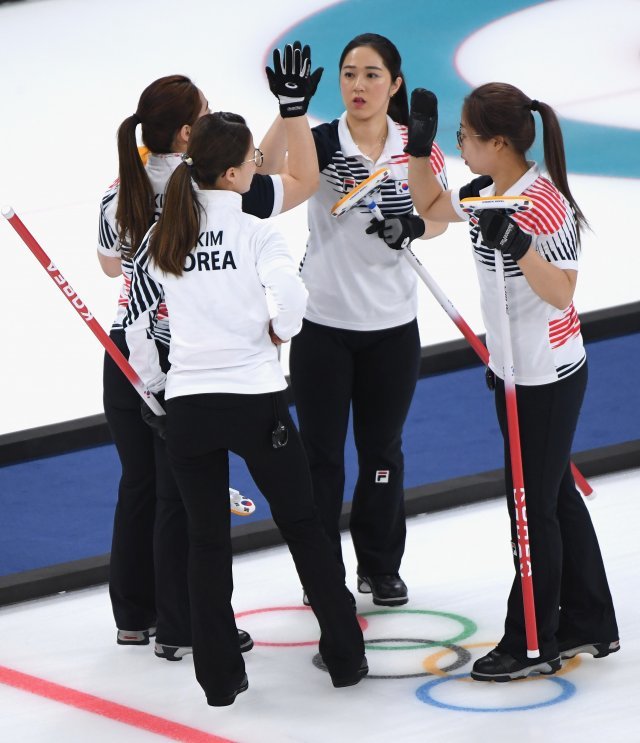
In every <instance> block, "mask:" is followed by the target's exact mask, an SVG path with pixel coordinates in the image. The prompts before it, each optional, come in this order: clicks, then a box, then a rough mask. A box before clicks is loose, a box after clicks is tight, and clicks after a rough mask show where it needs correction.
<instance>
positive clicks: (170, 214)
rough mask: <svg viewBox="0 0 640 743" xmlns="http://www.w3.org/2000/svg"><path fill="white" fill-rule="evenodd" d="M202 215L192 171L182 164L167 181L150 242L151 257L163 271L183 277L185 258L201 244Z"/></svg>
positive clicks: (184, 163)
mask: <svg viewBox="0 0 640 743" xmlns="http://www.w3.org/2000/svg"><path fill="white" fill-rule="evenodd" d="M200 212H201V206H200V202H199V201H198V197H197V195H196V192H195V189H194V188H193V184H192V182H191V168H190V166H189V165H187V163H186V162H182V163H181V164H180V165H178V167H177V168H176V169H175V170H174V172H173V173H172V175H171V177H170V178H169V181H168V182H167V188H166V190H165V194H164V207H163V209H162V214H161V215H160V219H159V220H158V223H157V224H156V226H155V227H154V229H153V232H152V233H151V238H150V240H149V255H150V257H151V258H152V259H153V261H154V263H155V264H156V265H157V266H158V268H159V269H160V270H161V271H164V272H165V273H169V274H173V275H174V276H182V271H183V269H184V262H185V258H186V257H187V255H188V254H189V253H190V252H191V251H192V250H193V247H194V245H196V243H197V242H198V234H199V232H200Z"/></svg>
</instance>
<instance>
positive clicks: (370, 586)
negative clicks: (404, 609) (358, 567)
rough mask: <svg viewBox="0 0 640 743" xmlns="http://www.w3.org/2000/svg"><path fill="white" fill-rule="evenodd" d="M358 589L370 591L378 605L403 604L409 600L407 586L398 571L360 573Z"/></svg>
mask: <svg viewBox="0 0 640 743" xmlns="http://www.w3.org/2000/svg"><path fill="white" fill-rule="evenodd" d="M358 591H360V593H370V594H371V595H372V596H373V603H374V604H377V605H378V606H402V604H406V603H407V601H409V596H408V593H407V586H406V584H405V582H404V581H403V580H402V578H401V577H400V576H399V575H398V573H393V574H392V575H358Z"/></svg>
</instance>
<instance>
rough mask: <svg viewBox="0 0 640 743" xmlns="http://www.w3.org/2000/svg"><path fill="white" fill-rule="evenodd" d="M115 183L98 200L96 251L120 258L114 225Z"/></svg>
mask: <svg viewBox="0 0 640 743" xmlns="http://www.w3.org/2000/svg"><path fill="white" fill-rule="evenodd" d="M117 205H118V188H117V185H116V186H114V187H112V188H110V189H109V190H108V191H107V193H106V194H105V195H104V196H103V197H102V201H101V202H100V217H99V222H98V252H99V253H101V254H102V255H106V256H107V257H109V258H120V241H119V240H118V231H117V227H116V208H117Z"/></svg>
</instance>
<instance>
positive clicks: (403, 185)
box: [396, 181, 409, 196]
mask: <svg viewBox="0 0 640 743" xmlns="http://www.w3.org/2000/svg"><path fill="white" fill-rule="evenodd" d="M396 193H397V194H398V196H404V194H406V193H409V181H396Z"/></svg>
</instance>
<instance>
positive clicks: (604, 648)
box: [559, 640, 620, 660]
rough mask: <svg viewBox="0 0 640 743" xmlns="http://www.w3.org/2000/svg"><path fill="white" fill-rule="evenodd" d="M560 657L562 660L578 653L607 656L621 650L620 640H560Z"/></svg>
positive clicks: (597, 656)
mask: <svg viewBox="0 0 640 743" xmlns="http://www.w3.org/2000/svg"><path fill="white" fill-rule="evenodd" d="M559 647H560V657H561V658H562V660H568V659H569V658H575V656H576V655H578V653H589V654H590V655H593V657H594V658H606V657H607V655H611V653H617V652H618V650H620V640H613V641H612V642H579V641H577V640H565V641H564V642H560V644H559Z"/></svg>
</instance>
